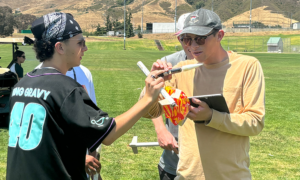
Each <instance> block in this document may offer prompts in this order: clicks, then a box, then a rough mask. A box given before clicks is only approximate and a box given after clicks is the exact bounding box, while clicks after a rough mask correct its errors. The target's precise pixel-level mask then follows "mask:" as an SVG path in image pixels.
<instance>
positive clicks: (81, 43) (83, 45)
mask: <svg viewBox="0 0 300 180" xmlns="http://www.w3.org/2000/svg"><path fill="white" fill-rule="evenodd" d="M78 44H79V45H80V46H81V47H85V46H86V45H85V40H82V41H79V42H78Z"/></svg>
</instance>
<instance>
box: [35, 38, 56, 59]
mask: <svg viewBox="0 0 300 180" xmlns="http://www.w3.org/2000/svg"><path fill="white" fill-rule="evenodd" d="M33 50H34V51H35V53H36V58H37V59H39V60H40V62H44V61H45V60H47V59H51V58H52V57H53V54H54V45H53V43H51V42H50V41H45V40H42V39H41V40H35V41H34V45H33Z"/></svg>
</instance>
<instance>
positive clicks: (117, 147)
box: [0, 41, 300, 180]
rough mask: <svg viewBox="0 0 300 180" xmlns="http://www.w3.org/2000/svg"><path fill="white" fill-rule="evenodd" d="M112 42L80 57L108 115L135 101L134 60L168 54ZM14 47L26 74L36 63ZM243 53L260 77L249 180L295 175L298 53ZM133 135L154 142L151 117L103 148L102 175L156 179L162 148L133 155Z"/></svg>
mask: <svg viewBox="0 0 300 180" xmlns="http://www.w3.org/2000/svg"><path fill="white" fill-rule="evenodd" d="M133 42H134V41H133ZM118 43H119V42H117V43H113V42H111V44H109V45H107V44H106V42H105V43H101V42H95V43H93V42H90V43H88V48H89V50H88V51H87V52H86V53H85V56H84V57H83V60H82V64H83V65H84V66H86V67H87V68H89V69H90V70H91V72H92V74H93V79H94V84H95V91H96V97H97V103H98V106H99V107H100V108H101V109H102V110H104V111H106V112H108V113H109V115H110V116H112V117H113V116H117V115H119V114H121V113H123V112H125V111H126V110H128V109H129V108H130V107H131V106H132V105H133V104H134V103H135V102H136V101H137V99H138V96H139V93H140V92H141V88H142V87H143V86H144V79H145V77H144V75H143V73H142V72H141V71H140V70H139V68H138V67H137V66H136V63H137V62H138V61H142V62H143V63H144V64H145V65H146V66H147V67H148V68H150V66H151V64H152V62H153V61H155V60H156V59H158V58H160V57H163V56H165V55H167V54H171V53H173V51H157V50H154V49H153V50H147V48H145V47H144V45H138V44H139V43H140V44H143V42H134V43H136V47H135V50H126V51H124V50H113V49H114V48H116V49H117V47H118V49H120V48H119V47H121V49H122V43H121V44H118ZM105 46H106V47H107V46H109V47H107V48H104V47H105ZM0 47H1V48H0V56H1V57H2V59H1V60H0V66H7V64H8V63H9V61H10V60H11V46H10V45H0ZM102 47H103V48H102ZM173 47H174V46H173ZM20 49H21V50H25V51H26V57H27V60H26V62H25V63H24V65H22V66H23V67H24V71H25V72H28V71H30V70H31V69H33V68H34V67H35V66H36V65H37V64H38V62H37V61H36V60H35V58H34V54H33V52H32V50H31V47H21V48H20ZM150 49H151V48H150ZM249 55H252V56H255V57H256V58H258V59H259V60H260V62H261V64H262V67H263V70H264V74H265V81H266V117H265V128H264V130H263V131H262V132H261V133H260V134H259V135H258V136H255V137H251V142H250V143H251V149H250V158H251V166H250V168H251V171H252V175H253V179H255V180H273V179H280V180H283V179H286V180H290V179H295V180H296V179H300V161H299V159H300V155H299V154H300V153H299V152H300V130H299V129H300V128H299V127H300V106H299V102H300V71H299V69H300V58H299V54H268V53H251V54H250V53H249ZM134 135H137V136H138V137H139V142H152V141H156V133H155V130H154V126H153V124H152V122H151V120H148V119H141V120H140V121H138V122H137V123H136V124H135V125H134V127H133V128H132V129H131V130H129V131H128V132H127V133H126V134H125V135H124V136H122V137H121V138H120V139H119V140H117V141H116V142H114V143H113V144H112V145H111V146H103V150H102V153H101V163H102V171H101V174H102V176H103V179H105V180H114V179H124V180H127V179H158V172H157V163H158V161H159V157H160V155H161V153H162V149H160V148H159V147H149V148H140V149H139V154H137V155H135V154H133V152H132V150H131V148H130V147H128V144H129V143H130V142H131V139H132V137H133V136H134ZM7 140H8V132H7V130H5V129H0V143H1V144H0V180H2V179H5V172H6V154H7Z"/></svg>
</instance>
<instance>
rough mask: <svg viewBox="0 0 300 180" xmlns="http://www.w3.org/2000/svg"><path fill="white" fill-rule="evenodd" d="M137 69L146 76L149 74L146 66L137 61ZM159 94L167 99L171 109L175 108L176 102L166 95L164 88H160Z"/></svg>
mask: <svg viewBox="0 0 300 180" xmlns="http://www.w3.org/2000/svg"><path fill="white" fill-rule="evenodd" d="M137 65H138V67H139V68H140V69H141V70H142V71H143V73H144V74H145V75H146V76H148V74H149V73H150V72H149V70H148V69H147V68H146V66H145V65H144V64H143V63H142V62H141V61H139V62H138V63H137ZM160 93H161V95H162V96H163V97H164V98H165V99H167V100H168V101H169V102H170V103H171V107H175V106H177V104H176V102H175V101H174V99H173V98H172V97H171V96H170V95H169V94H168V93H167V91H166V90H165V89H164V88H161V89H160Z"/></svg>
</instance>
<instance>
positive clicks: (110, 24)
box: [105, 15, 112, 32]
mask: <svg viewBox="0 0 300 180" xmlns="http://www.w3.org/2000/svg"><path fill="white" fill-rule="evenodd" d="M105 26H106V32H108V31H112V23H111V21H110V18H109V15H107V16H106V23H105Z"/></svg>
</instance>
